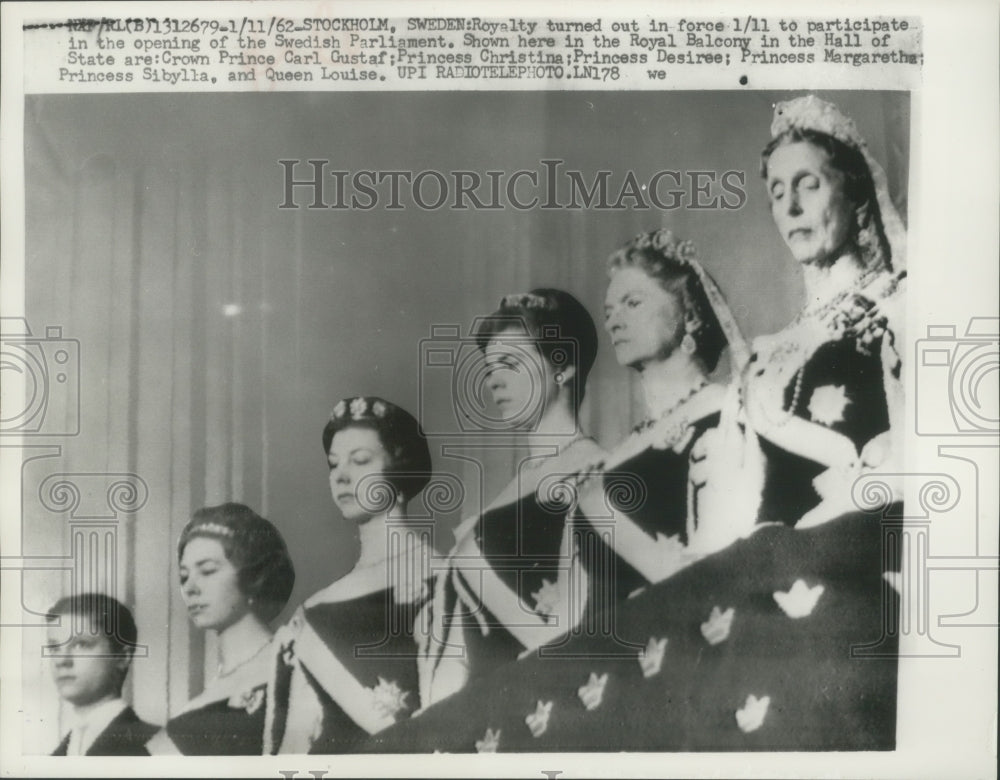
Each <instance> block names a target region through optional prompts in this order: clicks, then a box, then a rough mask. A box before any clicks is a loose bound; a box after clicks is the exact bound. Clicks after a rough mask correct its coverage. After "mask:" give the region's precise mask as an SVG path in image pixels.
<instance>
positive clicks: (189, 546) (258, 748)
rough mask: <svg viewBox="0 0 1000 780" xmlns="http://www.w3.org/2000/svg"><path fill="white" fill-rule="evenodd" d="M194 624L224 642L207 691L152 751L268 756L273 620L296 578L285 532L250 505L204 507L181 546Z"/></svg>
mask: <svg viewBox="0 0 1000 780" xmlns="http://www.w3.org/2000/svg"><path fill="white" fill-rule="evenodd" d="M177 558H178V562H179V566H180V590H181V596H182V597H183V599H184V603H185V604H186V605H187V608H188V616H189V617H190V619H191V623H192V624H193V625H194V626H195V627H197V628H199V629H202V630H205V631H212V632H214V633H215V634H216V635H217V637H218V648H219V665H218V671H217V672H216V674H215V676H214V677H213V678H211V679H210V680H209V681H208V684H207V685H206V686H205V689H204V690H203V691H202V692H201V693H200V694H199V695H197V696H195V697H194V698H193V699H191V700H190V701H189V702H188V703H187V704H186V705H185V706H184V708H183V709H182V711H181V712H180V713H179V714H178V715H176V716H175V717H173V718H171V719H170V721H169V722H168V723H167V725H166V726H165V727H164V729H162V730H161V731H160V732H158V733H157V734H156V735H154V736H153V738H152V739H151V740H150V742H149V744H148V748H149V751H150V753H152V754H154V755H156V754H159V753H166V754H169V753H178V752H179V753H183V754H185V755H261V753H262V751H263V747H264V719H265V712H266V711H267V708H268V702H267V685H268V681H269V680H270V678H271V669H272V660H273V658H274V644H273V632H272V631H271V629H270V627H269V625H268V624H269V622H270V621H272V620H274V618H275V617H277V616H278V613H280V612H281V610H282V609H283V608H284V606H285V604H286V603H288V597H289V596H290V595H291V593H292V587H293V585H294V584H295V572H294V570H293V568H292V562H291V559H290V558H289V556H288V550H287V548H286V547H285V542H284V540H283V539H282V537H281V534H280V533H279V532H278V530H277V529H276V528H275V527H274V526H273V525H272V524H271V523H270V522H268V521H267V520H265V519H264V518H263V517H261V516H260V515H258V514H257V513H256V512H254V511H253V510H252V509H250V508H249V507H247V506H244V505H243V504H235V503H228V504H222V505H220V506H215V507H205V508H204V509H199V510H198V511H197V512H195V513H194V515H193V516H192V518H191V521H190V522H189V523H188V524H187V526H185V528H184V530H183V532H182V533H181V538H180V541H179V542H178V544H177Z"/></svg>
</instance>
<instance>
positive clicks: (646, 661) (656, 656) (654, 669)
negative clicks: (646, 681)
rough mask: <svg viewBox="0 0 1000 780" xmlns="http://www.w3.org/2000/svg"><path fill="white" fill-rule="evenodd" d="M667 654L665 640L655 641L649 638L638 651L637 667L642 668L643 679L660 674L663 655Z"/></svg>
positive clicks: (655, 639)
mask: <svg viewBox="0 0 1000 780" xmlns="http://www.w3.org/2000/svg"><path fill="white" fill-rule="evenodd" d="M666 652H667V640H666V638H663V639H657V638H656V637H652V636H651V637H650V638H649V641H648V642H647V643H646V646H645V647H644V648H643V649H642V650H640V651H639V666H640V667H641V668H642V676H643V677H652V676H653V675H654V674H659V673H660V667H661V666H663V655H664V653H666Z"/></svg>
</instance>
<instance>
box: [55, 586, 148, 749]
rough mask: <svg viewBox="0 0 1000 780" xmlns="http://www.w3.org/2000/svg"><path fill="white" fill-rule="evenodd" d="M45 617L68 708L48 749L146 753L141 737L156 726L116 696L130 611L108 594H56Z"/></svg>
mask: <svg viewBox="0 0 1000 780" xmlns="http://www.w3.org/2000/svg"><path fill="white" fill-rule="evenodd" d="M48 621H49V628H48V632H49V637H48V642H49V644H48V655H49V656H50V658H51V660H52V675H53V677H54V678H55V681H56V687H57V688H58V690H59V696H60V697H61V698H62V699H63V701H65V702H66V703H67V704H69V706H70V710H71V712H72V719H71V720H72V727H71V728H70V731H69V733H67V734H66V735H65V736H64V737H63V739H62V741H61V742H60V743H59V746H58V747H57V748H56V749H55V751H54V752H53V753H52V755H54V756H67V755H69V756H148V755H149V752H148V751H147V750H146V747H145V745H146V741H147V740H148V739H149V738H150V737H151V736H152V735H153V734H154V733H155V732H156V731H157V727H156V726H153V725H151V724H149V723H146V722H144V721H142V720H140V719H139V716H138V715H136V714H135V712H134V711H133V709H132V708H131V707H129V706H128V705H127V704H126V703H125V701H124V700H123V699H122V697H121V696H122V686H123V685H124V683H125V677H126V675H127V674H128V670H129V666H130V665H131V663H132V655H133V653H134V652H135V647H136V642H137V639H138V632H137V631H136V627H135V620H134V619H133V617H132V613H131V612H130V611H129V610H128V608H127V607H125V606H124V605H123V604H121V603H119V602H118V601H116V600H115V599H113V598H111V597H110V596H106V595H104V594H101V593H83V594H80V595H77V596H66V597H63V598H61V599H59V601H57V602H56V603H55V604H54V605H53V606H52V608H51V609H50V610H49V615H48ZM67 627H68V629H69V630H68V631H67ZM67 635H68V639H67Z"/></svg>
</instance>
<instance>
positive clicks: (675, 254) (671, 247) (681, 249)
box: [612, 228, 698, 263]
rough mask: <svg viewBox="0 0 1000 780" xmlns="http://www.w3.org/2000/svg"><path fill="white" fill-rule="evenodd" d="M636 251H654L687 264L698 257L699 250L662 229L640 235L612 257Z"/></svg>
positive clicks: (691, 243)
mask: <svg viewBox="0 0 1000 780" xmlns="http://www.w3.org/2000/svg"><path fill="white" fill-rule="evenodd" d="M636 249H640V250H642V249H652V250H654V251H656V252H659V253H660V254H661V255H663V256H664V257H666V258H668V259H670V260H676V261H677V262H679V263H687V262H688V261H689V260H694V259H695V258H696V257H697V256H698V250H697V248H696V247H695V245H694V242H693V241H690V240H686V241H681V240H679V239H678V238H677V237H676V236H675V235H674V232H673V231H672V230H668V229H667V228H660V229H659V230H654V231H653V232H651V233H640V234H639V235H637V236H636V237H635V238H633V239H632V240H631V241H629V242H628V244H626V245H625V248H624V249H622V250H619V251H618V252H616V253H615V254H614V255H612V258H615V257H616V256H621V255H624V254H625V253H627V252H628V251H629V250H636Z"/></svg>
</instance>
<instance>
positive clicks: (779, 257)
mask: <svg viewBox="0 0 1000 780" xmlns="http://www.w3.org/2000/svg"><path fill="white" fill-rule="evenodd" d="M775 97H776V96H773V95H763V94H758V93H732V94H729V93H727V95H726V96H724V97H713V96H711V95H706V94H704V93H697V94H694V93H692V94H678V95H673V94H669V95H668V94H663V93H656V94H644V95H639V94H630V93H621V94H617V93H616V94H611V93H608V94H601V95H598V94H587V95H583V94H580V95H572V94H567V93H509V94H508V93H475V94H467V95H462V94H444V93H442V94H425V95H421V94H417V93H414V94H412V95H408V94H407V95H404V94H392V95H374V94H364V93H358V94H324V95H313V94H303V95H296V94H284V95H266V96H265V95H217V96H216V95H130V96H125V95H121V96H115V95H108V96H59V95H52V96H30V97H29V98H28V100H27V101H26V126H25V138H26V158H25V159H26V181H27V192H26V210H27V222H26V238H27V256H26V278H27V289H26V316H27V319H28V322H29V324H30V325H31V327H32V329H33V331H34V332H35V333H36V334H37V333H39V332H41V333H44V331H45V328H46V327H47V326H60V327H61V328H62V335H63V337H65V338H72V339H77V340H79V343H80V361H79V385H80V415H79V434H78V435H75V436H67V437H64V438H61V439H59V440H58V444H59V445H60V446H61V451H60V453H59V454H58V455H57V456H54V457H50V458H44V459H39V460H38V461H33V462H32V463H31V464H29V465H28V466H26V467H25V470H24V489H23V495H22V502H23V507H24V517H25V523H24V526H25V532H24V540H23V544H24V548H25V550H24V551H25V553H26V554H38V555H41V554H44V555H62V554H65V553H66V552H67V551H68V549H69V540H68V531H67V524H68V523H69V521H70V517H69V512H68V511H67V512H55V511H52V509H51V508H49V507H46V506H45V505H44V502H43V501H42V499H41V497H40V496H39V492H38V484H40V483H41V482H42V480H44V479H45V477H46V476H47V475H49V474H52V473H57V472H59V473H67V474H81V473H87V474H111V473H125V474H133V475H136V477H138V478H139V479H141V480H142V481H143V482H144V483H145V484H146V485H147V486H148V497H147V498H146V500H145V503H144V505H143V506H142V507H141V508H138V509H136V510H135V511H134V512H119V513H118V517H117V519H116V522H117V526H116V527H117V547H116V550H117V555H118V557H119V563H120V565H119V566H118V567H117V569H116V570H115V572H116V573H115V582H114V585H113V589H114V590H116V592H117V595H118V596H120V597H121V598H122V599H123V600H124V601H126V602H128V603H130V604H133V605H134V607H135V612H136V618H137V622H138V627H139V634H140V643H142V644H146V645H148V647H149V652H148V655H147V656H146V657H139V658H137V659H136V662H135V666H134V674H133V684H132V687H131V697H132V700H133V701H134V704H135V706H136V709H137V711H138V712H139V713H140V715H141V716H143V717H144V718H146V719H148V720H152V721H157V722H162V721H163V720H164V719H166V718H167V717H169V716H170V715H172V714H176V712H177V711H178V709H179V708H180V707H181V706H182V704H183V703H184V702H185V701H186V700H187V699H188V698H189V697H190V696H192V695H194V694H196V693H197V692H198V691H199V690H200V689H201V687H202V685H203V684H204V680H205V679H206V675H208V674H211V671H212V669H213V667H214V662H215V657H214V648H212V647H210V646H206V640H205V638H204V637H203V636H202V635H201V634H200V633H198V632H193V631H191V629H190V627H189V624H188V621H187V617H186V612H185V610H184V607H183V603H182V602H181V599H180V596H179V592H178V574H177V563H176V546H175V545H176V541H177V538H178V536H179V534H180V531H181V529H182V528H183V526H184V524H185V523H186V522H187V520H188V519H189V517H190V514H191V512H192V511H193V510H194V509H196V508H198V507H200V506H204V505H209V504H217V503H221V502H223V501H228V500H235V501H241V502H244V503H247V504H249V505H250V506H252V507H253V508H254V509H256V510H257V511H259V512H260V513H261V514H263V515H264V516H266V517H268V518H269V519H271V520H272V521H273V522H275V524H276V525H278V527H279V529H280V530H281V531H282V533H283V534H284V536H285V538H286V539H287V541H288V543H289V547H290V549H291V553H292V556H293V559H294V561H295V564H296V569H297V572H298V578H297V583H296V588H295V592H294V594H293V598H292V601H293V603H292V604H291V605H290V608H291V607H293V606H294V605H295V603H297V602H300V601H301V600H302V599H303V598H305V597H306V596H307V595H309V593H311V592H313V591H315V590H317V589H319V588H320V587H322V586H324V585H325V584H328V583H329V582H330V581H331V580H332V579H334V578H335V577H336V576H339V575H340V574H341V573H343V572H344V571H346V570H347V568H349V566H350V565H351V563H352V561H353V558H354V555H355V552H356V550H355V543H356V542H355V535H356V534H355V529H352V528H348V527H346V526H345V525H344V523H343V522H342V520H341V519H340V518H339V516H338V515H337V513H336V512H335V510H334V509H333V506H332V503H331V501H330V498H329V493H328V489H327V486H326V482H325V480H326V474H327V471H326V463H325V458H324V457H323V453H322V448H321V445H320V433H321V430H322V427H323V425H324V423H325V421H326V418H327V415H328V413H329V411H330V409H331V408H332V406H333V404H334V403H335V402H336V400H338V399H339V398H341V397H344V396H348V395H356V394H372V395H380V396H384V397H386V398H388V399H390V400H392V401H394V402H397V403H399V404H400V405H402V406H404V407H405V408H407V409H409V410H411V411H413V412H415V413H416V412H417V411H418V409H419V408H420V407H421V405H422V404H426V408H427V409H430V410H432V412H433V414H434V415H438V417H437V418H436V420H435V423H440V422H442V421H443V419H444V418H445V417H446V416H448V415H450V414H451V413H452V410H451V399H450V398H448V397H445V396H441V397H435V398H429V399H427V398H422V397H421V389H422V385H421V381H422V379H421V376H422V374H421V371H422V368H421V366H420V340H421V339H425V338H427V337H428V336H429V334H430V328H431V325H432V324H445V325H447V324H458V325H460V326H461V327H462V328H463V331H464V330H465V329H467V327H468V325H469V324H470V322H471V321H472V319H473V318H474V317H475V316H476V315H479V314H483V313H485V312H488V311H490V310H492V309H493V308H494V307H495V306H496V305H497V303H498V302H499V299H500V297H501V296H502V295H504V294H506V293H510V292H515V291H524V290H527V289H530V288H531V287H536V286H552V287H561V288H564V289H566V290H568V291H570V292H571V293H573V294H574V295H576V296H577V297H578V298H579V299H580V300H581V301H582V302H583V303H584V304H585V305H586V306H587V307H588V309H589V310H590V311H591V313H592V314H593V315H594V318H595V320H596V322H597V324H598V328H599V330H600V325H601V317H600V313H601V307H602V304H603V297H604V290H605V287H606V283H607V280H606V276H605V273H604V259H605V257H606V256H607V255H608V254H609V253H610V252H611V251H612V250H614V249H615V248H616V247H618V246H620V245H621V244H622V243H623V242H624V241H626V240H627V239H629V238H630V237H632V236H633V235H634V234H635V233H637V232H639V231H640V230H650V229H655V228H658V227H661V226H665V225H666V226H670V227H672V228H673V229H675V230H676V231H677V232H678V233H680V234H681V235H684V236H685V237H687V236H691V237H693V238H695V240H696V241H697V242H698V243H699V244H700V245H701V246H702V248H703V254H704V256H705V258H706V262H705V265H706V267H707V268H708V270H709V271H710V272H711V273H712V274H713V275H714V276H715V277H716V278H717V280H718V281H719V283H720V285H721V287H722V288H723V290H724V291H726V292H727V294H729V295H730V300H731V301H732V303H733V306H734V310H735V311H736V314H737V317H738V319H739V320H740V322H741V324H742V325H744V326H745V327H746V329H747V331H748V333H749V334H750V335H753V334H755V333H757V332H761V331H764V330H774V329H776V328H777V327H779V326H780V325H781V324H783V322H784V321H786V320H787V319H788V317H789V316H790V315H791V314H792V312H794V310H795V308H796V306H797V303H798V301H797V295H798V289H799V288H797V287H796V282H794V281H792V282H788V283H786V282H784V281H783V280H784V279H785V278H793V276H794V274H793V270H794V269H793V266H792V265H791V264H790V261H789V260H788V259H787V257H786V254H785V252H784V249H783V247H782V246H781V244H780V240H779V239H778V237H777V236H776V235H775V234H774V230H773V227H772V225H771V224H770V218H769V216H768V213H767V205H766V202H765V201H764V200H763V192H762V188H760V186H759V183H758V182H757V181H756V164H757V153H758V150H759V148H760V147H761V146H762V145H763V142H764V140H765V135H766V127H767V121H768V117H769V113H768V112H769V104H770V103H771V102H773V100H774V99H775ZM782 97H784V96H783V95H779V96H777V99H780V98H782ZM832 99H834V100H836V99H837V98H836V97H833V98H832ZM843 105H844V107H845V109H846V110H848V111H849V112H850V111H852V110H854V109H855V108H857V109H858V111H859V112H860V114H861V115H862V116H858V115H857V114H856V117H857V118H858V119H859V120H861V119H865V120H866V123H862V126H863V127H869V126H875V127H880V124H879V123H882V122H884V123H885V126H886V139H887V141H886V142H885V146H884V147H883V148H884V149H886V150H888V152H889V153H890V157H891V158H892V159H894V160H895V162H892V160H890V162H889V165H888V166H887V169H888V170H890V171H891V172H892V173H891V174H890V175H892V176H893V181H894V182H898V183H900V184H901V185H905V181H906V160H907V156H908V155H907V150H908V146H907V143H908V135H907V134H906V129H907V119H908V106H909V104H908V101H907V99H906V96H905V95H895V94H890V95H874V94H873V95H857V96H853V95H852V96H851V100H850V102H848V101H844V103H843ZM122 116H128V117H130V119H129V120H128V121H124V120H122V119H121V118H120V117H122ZM740 116H743V120H742V124H741V123H740V122H739V121H736V119H735V118H738V117H740ZM401 117H402V118H405V120H406V121H404V122H401V121H400V118H401ZM747 117H749V118H751V119H752V121H753V122H754V123H755V124H754V125H753V133H752V134H751V136H750V137H747V135H746V121H747ZM873 151H874V152H875V154H876V156H880V154H881V152H882V148H878V147H877V146H874V145H873ZM547 158H549V159H551V158H559V159H563V160H564V161H565V163H564V164H565V167H566V168H569V169H574V170H581V171H584V172H585V173H586V175H587V177H588V179H589V178H590V177H592V176H593V174H594V172H595V171H597V170H601V169H607V170H611V171H613V172H614V175H613V176H612V179H613V181H614V182H615V185H614V186H615V187H617V186H620V183H621V178H622V176H624V173H625V171H627V170H634V172H635V175H636V177H637V178H638V179H639V180H640V181H642V180H648V177H649V175H650V174H651V173H653V172H655V171H657V170H661V169H664V168H670V169H677V170H681V171H684V170H692V169H701V170H709V169H713V170H724V169H730V168H736V169H739V170H745V171H746V189H747V192H748V196H749V197H748V202H747V205H746V206H745V207H744V208H743V209H740V210H735V211H730V212H722V211H719V210H714V211H692V210H688V209H678V210H676V211H671V212H662V211H658V210H655V209H652V210H636V209H627V208H626V209H622V210H615V211H610V210H608V211H596V210H562V211H557V212H552V211H543V210H539V209H532V210H527V211H518V210H515V209H510V208H508V209H505V210H503V211H472V210H453V209H449V208H443V209H440V210H435V211H427V210H422V209H419V208H417V207H415V206H412V205H411V206H409V207H408V208H407V209H404V210H400V211H390V210H385V209H382V208H381V207H380V208H378V209H375V210H372V211H358V210H347V211H336V210H329V211H312V210H309V209H305V208H301V209H293V210H280V209H278V204H279V203H280V202H281V201H282V199H283V195H284V191H283V181H282V168H281V167H280V166H279V164H278V162H277V161H278V160H279V159H298V160H303V161H305V160H307V159H330V160H331V164H330V167H331V168H336V169H349V170H352V171H354V170H359V169H364V168H370V169H374V170H400V169H402V170H415V171H420V170H425V169H436V170H440V171H444V172H448V171H453V170H461V169H466V170H475V171H479V172H484V171H487V170H505V171H507V172H508V173H511V172H513V171H514V170H517V169H521V168H527V169H538V170H541V168H540V164H539V161H540V160H543V159H547ZM306 173H307V171H306V170H305V169H304V163H303V165H302V166H300V168H299V170H298V171H297V176H298V178H304V177H305V175H306ZM897 191H900V188H897ZM901 191H903V192H905V186H902V187H901ZM298 199H299V200H300V201H302V202H303V203H308V201H309V199H310V196H308V195H307V194H304V193H300V194H299V195H298ZM765 295H766V296H767V298H766V300H767V306H761V305H760V301H761V300H764V298H763V296H765ZM53 408H55V407H53ZM71 413H72V410H70V411H69V412H66V414H71ZM640 416H641V398H640V397H639V394H638V392H637V389H636V387H635V384H634V381H633V378H632V377H630V376H629V374H628V372H626V371H623V370H622V369H620V368H619V367H618V366H617V365H616V364H615V361H614V357H613V354H612V352H611V349H610V346H609V344H608V341H607V339H606V338H604V335H603V333H602V338H601V346H600V352H599V356H598V361H597V363H596V365H595V368H594V371H593V373H592V375H591V380H590V382H589V384H588V389H587V399H586V402H585V404H584V407H583V419H582V425H583V428H584V429H585V430H586V431H587V432H589V433H590V434H592V435H594V436H595V437H596V438H597V439H598V440H599V441H600V442H601V443H602V444H603V445H605V446H606V447H610V446H612V445H614V444H615V443H616V442H617V441H619V440H620V439H621V438H622V437H623V436H624V435H625V433H626V432H627V431H628V429H629V427H630V426H631V425H632V424H633V423H634V422H636V421H638V419H639V417H640ZM449 443H451V444H455V443H457V444H459V445H461V437H459V439H458V440H455V439H454V438H453V439H448V438H446V437H440V438H435V439H434V440H432V445H433V452H434V460H435V465H436V467H437V468H438V469H440V470H441V471H443V472H448V473H452V474H454V475H456V476H457V477H458V478H459V480H460V481H461V482H462V484H463V485H464V486H465V500H464V502H463V503H462V505H461V506H458V507H452V509H451V510H450V511H449V512H448V513H445V515H444V516H443V517H441V518H439V520H440V522H439V525H440V526H442V527H441V528H439V536H438V540H437V546H438V547H439V548H447V547H448V546H449V544H450V534H449V533H448V532H447V531H448V529H449V528H450V527H451V526H453V525H454V524H455V523H456V522H458V521H459V520H460V519H462V518H464V517H465V516H467V515H468V514H470V513H472V512H474V511H476V510H477V509H478V508H479V507H480V506H481V505H482V503H483V502H484V501H487V500H489V499H490V498H491V497H492V496H493V495H494V494H495V493H496V492H497V491H498V490H499V489H500V487H501V486H502V485H503V484H504V483H505V482H506V481H507V480H508V479H509V478H510V475H511V474H512V472H513V468H514V465H515V464H516V459H517V457H518V455H519V452H518V451H516V450H511V449H509V448H508V449H503V448H499V449H497V448H493V449H489V448H472V450H471V451H470V452H466V453H463V455H465V456H467V457H471V458H473V461H469V460H467V459H463V458H461V457H451V456H449V455H447V453H444V452H442V450H441V446H444V445H445V444H449ZM477 463H478V465H477ZM67 576H68V575H67V574H66V573H65V572H63V573H60V572H58V571H48V572H45V571H39V572H29V573H27V574H26V575H25V585H24V591H25V593H26V594H31V595H30V596H27V597H26V599H27V600H28V602H30V603H27V602H26V605H25V606H26V608H27V609H29V610H32V611H34V612H35V613H38V614H41V613H44V611H45V608H46V607H47V606H49V605H50V604H51V603H52V602H53V601H55V599H56V598H57V597H58V596H60V595H62V593H64V592H65V591H66V590H67V588H68V586H69V581H68V579H67ZM286 614H287V612H286ZM42 633H44V632H42ZM36 640H37V641H36ZM43 641H44V640H43V638H42V635H41V634H40V633H32V632H26V641H25V646H24V651H23V659H24V668H25V678H26V682H25V685H26V688H25V690H26V691H29V690H31V691H37V692H38V696H37V697H33V698H32V699H31V700H28V698H27V697H26V703H27V705H28V706H31V707H35V708H36V710H35V711H33V712H31V713H26V718H27V717H28V716H29V715H30V716H35V717H33V718H31V725H29V726H28V728H27V731H26V742H25V744H26V745H27V746H29V749H31V750H36V749H44V746H46V745H50V744H51V745H52V746H54V745H55V744H56V742H57V739H58V731H59V727H58V719H57V718H54V717H52V715H53V714H54V707H55V704H54V702H55V701H56V697H55V691H54V689H53V688H52V686H51V683H48V682H47V674H48V672H47V669H46V668H45V664H44V663H42V662H41V660H40V658H39V653H38V647H39V645H40V644H41V643H42V642H43Z"/></svg>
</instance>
